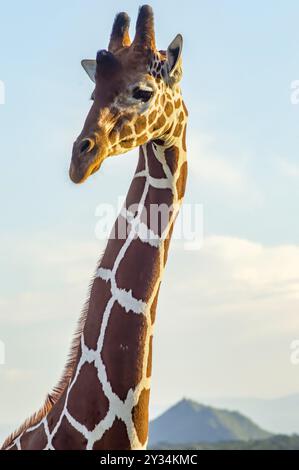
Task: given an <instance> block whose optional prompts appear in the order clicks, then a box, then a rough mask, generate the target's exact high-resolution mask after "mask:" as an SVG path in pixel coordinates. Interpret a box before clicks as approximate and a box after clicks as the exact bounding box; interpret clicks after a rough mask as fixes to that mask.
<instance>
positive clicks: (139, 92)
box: [133, 87, 154, 103]
mask: <svg viewBox="0 0 299 470" xmlns="http://www.w3.org/2000/svg"><path fill="white" fill-rule="evenodd" d="M153 94H154V93H153V91H151V90H144V89H142V88H138V87H136V88H134V90H133V98H135V100H140V101H142V102H143V103H147V101H149V100H150V99H151V97H152V96H153Z"/></svg>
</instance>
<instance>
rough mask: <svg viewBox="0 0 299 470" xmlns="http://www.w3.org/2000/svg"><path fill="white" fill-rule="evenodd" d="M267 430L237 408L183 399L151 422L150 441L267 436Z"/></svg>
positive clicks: (215, 440)
mask: <svg viewBox="0 0 299 470" xmlns="http://www.w3.org/2000/svg"><path fill="white" fill-rule="evenodd" d="M270 435H271V434H270V433H269V432H267V431H264V430H263V429H261V428H260V427H259V426H257V425H256V424H255V423H253V422H252V421H251V420H250V419H248V418H247V417H246V416H244V415H242V414H241V413H239V412H237V411H227V410H223V409H218V408H213V407H211V406H205V405H201V404H199V403H197V402H195V401H192V400H187V399H183V400H181V401H180V402H178V403H177V404H176V405H174V406H172V407H171V408H169V409H168V410H167V411H166V412H165V413H163V414H162V415H161V416H159V417H158V418H156V419H154V420H153V421H151V423H150V430H149V445H150V446H153V445H155V444H157V443H159V442H168V443H171V444H177V443H181V444H182V443H188V442H218V441H232V440H240V441H246V440H249V439H265V438H267V437H269V436H270Z"/></svg>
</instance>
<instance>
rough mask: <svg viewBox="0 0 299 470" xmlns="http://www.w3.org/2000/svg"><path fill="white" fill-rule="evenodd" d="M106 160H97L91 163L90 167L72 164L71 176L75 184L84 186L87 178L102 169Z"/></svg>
mask: <svg viewBox="0 0 299 470" xmlns="http://www.w3.org/2000/svg"><path fill="white" fill-rule="evenodd" d="M103 161H104V158H101V159H100V160H99V159H96V160H95V161H93V162H90V163H89V164H88V165H82V164H81V165H76V164H75V163H74V162H71V166H70V170H69V175H70V178H71V180H72V182H73V183H75V184H82V183H84V181H86V180H87V178H88V177H89V176H91V175H93V174H94V173H96V172H97V171H98V170H99V168H100V167H101V165H102V163H103Z"/></svg>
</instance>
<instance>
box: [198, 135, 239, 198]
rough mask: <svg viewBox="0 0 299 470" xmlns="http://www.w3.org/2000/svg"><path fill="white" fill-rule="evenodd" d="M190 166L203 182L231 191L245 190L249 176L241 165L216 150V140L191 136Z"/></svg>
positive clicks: (201, 136) (202, 136) (205, 136)
mask: <svg viewBox="0 0 299 470" xmlns="http://www.w3.org/2000/svg"><path fill="white" fill-rule="evenodd" d="M189 141H190V148H189V150H190V152H189V156H190V157H189V165H190V168H191V170H192V171H193V172H194V174H195V175H196V176H197V177H198V178H199V179H200V180H201V181H202V182H206V183H211V184H215V185H221V186H224V187H227V188H229V189H230V190H231V191H240V190H243V188H244V185H245V184H247V176H246V174H245V173H244V170H243V169H242V167H241V165H240V163H242V158H241V156H240V158H239V165H237V164H236V161H232V159H229V158H227V157H226V156H225V155H223V154H221V153H219V152H218V151H217V149H216V147H217V146H216V145H215V140H214V139H213V138H212V137H210V136H207V135H204V134H201V135H199V136H195V135H192V134H191V136H190V139H189Z"/></svg>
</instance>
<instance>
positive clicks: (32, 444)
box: [20, 424, 48, 450]
mask: <svg viewBox="0 0 299 470" xmlns="http://www.w3.org/2000/svg"><path fill="white" fill-rule="evenodd" d="M47 442H48V439H47V435H46V433H45V429H44V426H43V424H40V425H39V427H38V428H37V429H35V430H34V431H27V432H26V433H25V434H23V436H22V437H21V439H20V443H21V449H23V448H24V449H26V450H40V449H44V448H45V447H46V445H47Z"/></svg>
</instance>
